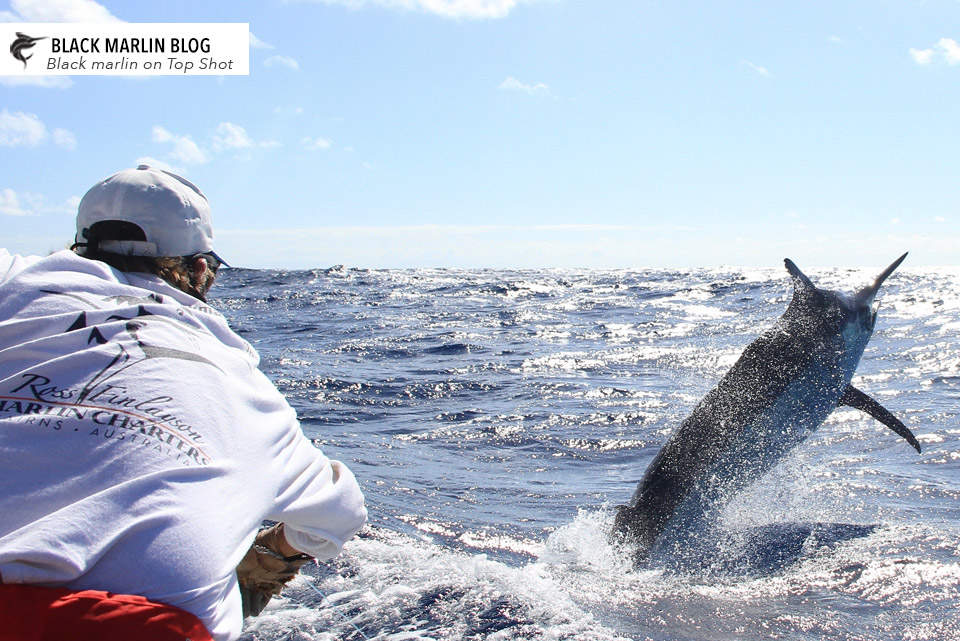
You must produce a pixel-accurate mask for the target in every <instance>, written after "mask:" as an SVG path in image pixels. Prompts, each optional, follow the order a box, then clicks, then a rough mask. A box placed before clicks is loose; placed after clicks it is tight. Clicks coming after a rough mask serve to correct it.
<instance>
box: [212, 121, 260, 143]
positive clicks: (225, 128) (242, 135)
mask: <svg viewBox="0 0 960 641" xmlns="http://www.w3.org/2000/svg"><path fill="white" fill-rule="evenodd" d="M213 146H214V148H215V149H248V148H250V147H253V141H252V140H250V136H248V135H247V130H246V129H244V128H243V127H241V126H240V125H235V124H233V123H232V122H221V123H220V124H219V125H217V129H216V132H215V133H214V135H213Z"/></svg>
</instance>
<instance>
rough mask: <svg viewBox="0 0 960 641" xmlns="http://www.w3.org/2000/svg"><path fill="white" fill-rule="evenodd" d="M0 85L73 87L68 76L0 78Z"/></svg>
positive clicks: (51, 87)
mask: <svg viewBox="0 0 960 641" xmlns="http://www.w3.org/2000/svg"><path fill="white" fill-rule="evenodd" d="M0 85H6V86H7V87H45V88H47V89H66V88H67V87H72V86H73V80H72V79H71V78H70V77H69V76H0Z"/></svg>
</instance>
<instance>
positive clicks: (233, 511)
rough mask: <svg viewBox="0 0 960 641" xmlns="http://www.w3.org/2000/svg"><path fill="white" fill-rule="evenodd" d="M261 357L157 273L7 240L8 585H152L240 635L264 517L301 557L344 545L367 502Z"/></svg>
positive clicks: (0, 414) (3, 368)
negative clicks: (240, 572)
mask: <svg viewBox="0 0 960 641" xmlns="http://www.w3.org/2000/svg"><path fill="white" fill-rule="evenodd" d="M258 363H259V357H258V355H257V354H256V352H255V351H254V350H253V348H252V347H251V346H250V345H249V344H248V343H247V342H246V341H244V340H243V339H242V338H240V337H239V336H237V335H236V334H235V333H234V332H233V331H231V330H230V329H229V327H228V326H227V323H226V321H225V320H224V318H223V316H222V315H221V314H219V313H218V312H216V311H215V310H213V309H211V308H210V307H209V306H207V305H206V304H204V303H202V302H200V301H198V300H196V299H194V298H192V297H191V296H189V295H187V294H185V293H183V292H181V291H179V290H177V289H175V288H173V287H172V286H170V285H168V284H167V283H165V282H164V281H162V280H161V279H160V278H158V277H156V276H152V275H147V274H130V273H123V272H119V271H116V270H114V269H112V268H110V267H108V266H107V265H105V264H103V263H100V262H97V261H92V260H88V259H86V258H82V257H79V256H76V255H75V254H74V253H72V252H69V251H61V252H58V253H56V254H53V255H51V256H48V257H45V258H42V259H41V258H37V257H30V258H23V257H20V256H11V255H10V254H9V253H8V252H7V251H6V250H3V249H0V575H2V577H3V581H4V582H5V583H32V584H40V585H50V586H66V587H69V588H75V589H98V590H106V591H110V592H116V593H123V594H138V595H142V596H145V597H147V598H149V599H151V600H154V601H160V602H164V603H169V604H171V605H175V606H178V607H180V608H183V609H185V610H187V611H189V612H192V613H193V614H195V615H197V616H198V617H199V618H200V619H201V620H202V621H203V623H204V624H205V625H206V626H207V629H208V630H209V631H210V632H211V634H212V635H213V636H214V638H215V639H218V640H226V639H234V638H236V637H237V636H239V634H240V631H241V625H242V617H241V604H240V595H239V591H238V589H237V582H236V574H235V571H236V567H237V564H238V563H239V562H240V559H241V558H242V557H243V555H244V553H245V552H246V551H247V550H248V549H249V548H250V545H251V544H252V542H253V538H254V535H255V534H256V531H257V529H258V527H259V525H260V523H261V521H262V520H263V519H271V520H276V521H283V522H285V523H286V527H285V532H286V536H287V539H288V540H289V542H290V544H291V545H293V546H294V547H295V548H297V549H299V550H302V551H304V552H307V553H309V554H312V555H314V556H317V557H321V558H329V557H331V556H334V555H336V554H337V553H339V552H340V549H341V547H342V545H343V543H344V542H345V541H346V540H347V539H349V538H351V537H352V536H353V535H354V534H355V533H356V532H357V531H358V530H359V529H360V528H361V527H362V525H363V523H364V521H365V519H366V510H365V508H364V507H363V495H362V493H361V491H360V488H359V486H358V485H357V482H356V479H355V478H354V476H353V474H351V472H350V470H349V469H347V467H346V466H345V465H343V464H342V463H339V462H337V461H331V460H330V459H328V458H327V457H326V456H324V455H323V453H322V452H320V450H318V449H317V448H315V447H314V446H313V444H312V443H311V442H310V440H309V439H307V438H306V437H305V436H304V434H303V432H302V431H301V429H300V426H299V423H298V422H297V418H296V415H295V412H294V410H293V409H292V408H291V407H290V406H289V405H288V404H287V402H286V401H285V399H284V398H283V396H282V395H281V394H280V392H279V391H278V390H277V389H276V387H274V385H273V384H272V383H271V382H270V381H269V380H268V379H267V378H266V377H265V376H264V375H263V374H262V373H261V372H260V370H259V369H258V368H257V365H258Z"/></svg>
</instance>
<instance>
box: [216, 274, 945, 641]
mask: <svg viewBox="0 0 960 641" xmlns="http://www.w3.org/2000/svg"><path fill="white" fill-rule="evenodd" d="M891 258H892V257H891ZM908 265H909V258H908V263H907V266H904V267H901V269H900V270H898V271H897V272H896V273H895V274H894V275H893V276H892V277H891V278H890V279H889V280H888V281H887V283H886V284H885V285H884V287H883V289H882V291H881V299H880V300H881V306H880V314H879V320H878V322H877V329H876V332H875V334H874V337H873V339H872V341H871V343H870V345H869V346H868V347H867V351H866V353H865V355H864V358H863V360H862V361H861V363H860V367H859V369H858V373H857V376H856V377H855V378H854V384H855V385H857V386H858V387H860V388H861V389H863V390H864V391H866V392H867V393H868V394H871V395H872V396H874V397H875V398H877V399H878V400H880V401H881V402H882V403H883V404H884V405H885V406H886V407H887V408H888V409H890V410H891V411H892V412H893V413H894V414H896V415H897V416H898V417H900V418H901V420H903V422H904V423H905V424H906V425H907V426H908V427H910V428H911V429H912V430H913V431H914V433H916V434H917V436H918V438H919V439H920V441H921V443H922V445H923V448H924V451H923V453H922V454H919V455H918V454H917V453H916V452H915V451H914V450H913V449H912V448H911V447H910V446H909V445H908V444H907V443H906V442H905V441H903V440H902V439H900V438H899V437H897V436H896V435H895V434H893V433H892V432H891V431H889V430H888V429H887V428H885V427H884V426H882V425H880V424H879V423H877V422H876V421H874V420H873V419H871V418H869V417H868V416H865V415H863V414H861V413H860V412H858V411H856V410H852V409H850V408H840V409H838V410H836V411H835V412H834V413H833V414H832V415H831V416H830V417H829V418H828V420H827V421H826V423H824V425H823V426H822V427H821V428H820V429H819V430H818V431H817V432H816V433H815V434H814V435H813V436H812V437H811V438H809V439H808V440H807V441H806V442H805V443H804V444H803V445H802V446H801V447H800V448H798V450H796V451H795V452H794V453H793V454H792V455H791V456H790V457H789V458H788V459H786V460H784V461H783V462H782V463H781V464H780V465H779V466H778V467H777V468H776V469H775V470H773V471H772V472H771V473H770V474H768V475H767V476H766V477H764V478H763V479H761V480H760V481H759V482H758V483H756V484H755V485H754V486H752V487H750V488H749V489H747V490H746V491H744V492H743V493H742V494H741V495H739V496H737V497H736V499H735V500H734V501H733V502H732V503H731V504H730V506H729V508H728V509H727V510H726V512H725V514H724V519H723V525H724V529H725V532H726V534H724V536H723V538H722V541H723V543H722V546H721V547H722V548H723V549H724V550H727V551H728V552H729V554H725V555H721V556H720V558H712V559H705V560H704V565H703V567H702V568H698V569H696V570H694V571H691V572H687V573H681V574H678V573H670V572H664V571H662V570H652V569H645V568H637V567H634V566H633V564H632V563H631V562H630V560H629V558H628V555H626V554H624V552H623V550H618V549H617V548H615V547H614V546H612V545H611V543H610V541H609V539H608V537H607V532H608V530H609V527H610V524H611V521H612V515H613V509H614V507H615V506H616V505H617V504H620V503H624V502H626V501H627V500H629V498H630V496H631V494H632V492H633V490H634V488H635V486H636V483H637V481H638V480H639V478H640V477H641V476H642V474H643V472H644V470H645V468H646V466H647V464H648V463H649V462H650V460H651V459H652V457H653V456H654V455H655V454H656V452H657V451H658V449H659V447H660V446H661V445H662V443H663V442H664V440H665V439H666V437H667V436H668V435H669V434H670V432H671V430H673V429H674V427H675V426H676V425H677V424H678V423H679V422H680V421H681V420H682V419H683V418H684V417H685V416H686V415H687V414H688V413H689V412H690V410H691V409H692V408H693V406H694V405H695V404H696V402H697V401H698V400H699V399H700V397H702V396H703V395H704V394H705V393H706V392H707V391H709V389H710V388H711V387H712V386H713V385H714V384H715V383H716V381H717V380H719V378H720V377H721V376H722V375H723V373H724V372H725V371H726V370H727V368H729V367H730V365H732V364H733V362H734V361H735V360H736V358H737V357H738V355H739V354H740V352H741V350H742V349H743V348H744V347H745V346H746V345H747V344H748V343H749V342H750V341H752V340H753V339H754V338H755V337H756V336H757V335H758V334H759V333H760V332H761V331H762V330H763V329H765V328H767V327H769V326H770V325H772V324H773V323H774V321H775V320H776V318H777V317H778V316H779V315H780V314H781V313H782V312H783V311H784V309H785V308H786V306H787V303H788V302H789V300H790V296H791V294H792V288H791V283H790V280H789V278H788V276H787V274H786V272H785V271H784V270H783V269H782V268H778V269H761V270H758V269H738V268H719V269H698V270H666V269H654V270H624V271H594V270H582V271H578V270H534V271H504V270H492V271H486V270H363V269H345V268H342V267H335V268H331V269H317V270H310V271H266V270H243V269H235V270H227V271H226V272H225V273H224V274H223V275H222V277H221V279H220V280H219V283H218V285H217V287H216V288H215V290H214V294H213V296H212V300H213V302H214V304H215V305H216V306H217V307H218V308H219V309H221V310H222V311H223V312H224V313H225V314H226V315H227V317H228V318H229V319H230V321H231V323H232V325H233V327H234V328H235V329H236V330H238V331H239V332H240V333H241V334H242V335H243V336H244V337H245V338H246V339H248V340H249V341H250V342H251V343H253V345H254V346H255V347H256V348H257V349H258V350H259V351H260V354H261V356H262V358H263V361H262V368H263V370H264V371H265V372H266V373H267V375H268V376H270V377H271V378H272V379H273V380H274V381H275V382H276V383H277V385H278V386H279V388H280V389H281V390H282V391H283V392H284V393H285V394H286V395H287V396H288V398H289V399H290V402H291V404H292V405H293V406H294V407H295V408H296V409H297V411H298V412H299V414H300V416H301V420H302V423H303V428H304V430H305V432H306V433H307V434H308V435H309V436H310V437H312V438H314V439H315V441H316V443H317V445H318V446H319V447H321V448H322V449H323V450H324V451H325V452H326V453H327V454H328V455H329V456H331V457H333V458H339V459H341V460H344V461H346V462H348V464H349V465H350V467H351V468H352V469H353V470H354V472H355V473H356V475H357V477H358V478H359V479H360V481H361V484H362V485H363V487H364V491H365V494H366V496H367V503H368V507H369V509H370V524H369V526H368V527H367V528H365V530H364V531H363V532H362V533H361V535H360V536H359V537H358V538H357V539H355V540H354V541H351V542H350V543H349V544H348V545H347V546H346V548H345V551H344V554H343V555H342V556H340V557H339V558H337V559H335V560H333V561H331V562H328V563H321V564H318V565H316V566H309V567H307V568H306V570H305V572H304V577H303V578H298V579H297V580H296V581H295V582H294V583H292V584H291V586H290V587H289V588H288V589H287V591H285V593H284V595H283V596H282V597H280V598H277V599H274V601H272V602H271V604H270V605H269V607H268V609H267V610H266V611H265V612H264V613H263V614H262V615H261V616H260V617H259V618H257V619H249V620H248V622H247V627H246V631H245V633H244V637H243V638H244V639H246V640H248V641H251V640H254V639H260V640H271V641H272V640H280V639H284V640H301V639H302V640H307V639H312V640H333V639H362V638H364V637H366V638H370V639H381V640H393V641H399V640H406V639H445V640H447V639H451V640H452V639H498V640H499V639H502V640H514V639H516V640H519V639H537V640H549V639H557V640H559V639H596V640H613V639H634V640H646V639H652V640H658V641H660V640H663V641H679V640H688V639H689V640H704V641H706V640H710V641H720V640H727V639H729V640H737V641H742V640H753V639H757V640H759V639H791V640H807V639H809V640H815V639H816V640H820V639H838V640H841V639H842V640H871V641H873V640H897V641H902V640H921V639H929V640H934V639H935V640H948V639H960V621H958V612H960V551H958V550H960V504H958V498H960V474H958V468H960V421H958V416H957V413H958V409H960V407H958V400H960V398H958V397H960V270H958V269H955V268H946V269H917V268H914V269H911V268H910V267H909V266H908ZM801 267H802V265H801ZM881 267H883V266H878V267H877V268H871V269H835V270H820V271H816V270H811V271H810V272H808V273H809V275H810V276H811V278H813V280H814V281H815V282H816V283H817V284H818V285H819V286H821V287H826V288H829V289H838V290H843V291H853V290H855V289H857V288H859V287H860V286H862V285H863V284H865V283H866V282H868V281H870V280H872V279H873V277H875V276H876V275H877V273H879V271H880V268H881ZM321 594H322V595H323V596H321Z"/></svg>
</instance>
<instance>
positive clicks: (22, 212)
mask: <svg viewBox="0 0 960 641" xmlns="http://www.w3.org/2000/svg"><path fill="white" fill-rule="evenodd" d="M32 213H33V212H30V211H27V210H26V209H24V208H23V206H21V204H20V198H19V197H18V196H17V192H15V191H13V190H12V189H0V215H2V216H29V215H30V214H32Z"/></svg>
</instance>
